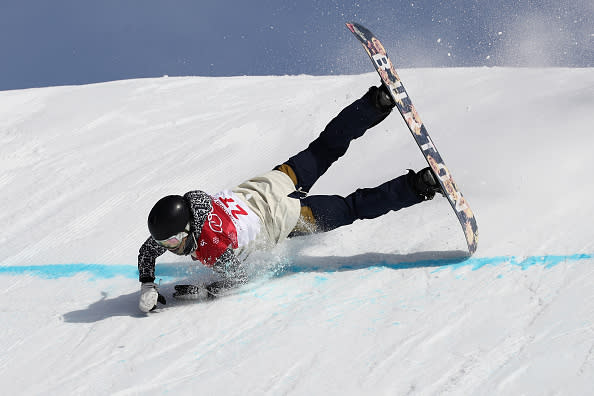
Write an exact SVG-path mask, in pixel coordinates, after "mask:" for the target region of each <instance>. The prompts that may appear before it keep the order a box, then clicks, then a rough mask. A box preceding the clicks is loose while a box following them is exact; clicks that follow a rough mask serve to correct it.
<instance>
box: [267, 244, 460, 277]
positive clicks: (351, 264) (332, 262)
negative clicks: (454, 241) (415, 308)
mask: <svg viewBox="0 0 594 396" xmlns="http://www.w3.org/2000/svg"><path fill="white" fill-rule="evenodd" d="M468 259H469V255H468V252H466V251H463V250H453V251H452V250H449V251H427V252H416V253H409V254H383V253H365V254H359V255H356V256H345V257H343V256H327V257H318V256H302V255H297V256H295V257H293V258H291V259H290V260H280V261H279V263H278V264H277V268H272V272H273V274H274V275H275V276H278V277H280V276H284V275H288V274H294V273H302V272H341V271H356V270H360V269H365V268H372V267H385V268H391V269H396V270H404V269H411V268H431V267H443V266H448V265H455V264H460V263H464V262H465V261H466V260H468Z"/></svg>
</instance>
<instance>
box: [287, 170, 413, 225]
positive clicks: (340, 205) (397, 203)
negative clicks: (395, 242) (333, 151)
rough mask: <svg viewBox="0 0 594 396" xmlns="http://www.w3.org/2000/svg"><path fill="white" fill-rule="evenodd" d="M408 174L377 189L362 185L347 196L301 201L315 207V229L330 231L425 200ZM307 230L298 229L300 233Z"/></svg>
mask: <svg viewBox="0 0 594 396" xmlns="http://www.w3.org/2000/svg"><path fill="white" fill-rule="evenodd" d="M408 177H409V176H408V175H402V176H400V177H397V178H396V179H393V180H390V181H389V182H386V183H384V184H382V185H381V186H378V187H375V188H362V189H359V190H357V191H355V192H354V193H352V194H349V195H348V196H346V197H341V196H339V195H312V196H308V197H306V198H304V199H303V200H302V201H301V205H302V207H307V208H310V209H311V212H312V214H313V217H314V218H315V225H314V227H313V228H314V229H315V231H322V232H324V231H330V230H333V229H335V228H338V227H342V226H344V225H348V224H352V223H353V222H354V221H355V220H360V219H375V218H376V217H379V216H382V215H384V214H386V213H388V212H390V211H392V210H400V209H402V208H407V207H409V206H412V205H415V204H417V203H419V202H422V201H423V198H422V197H421V196H419V195H418V194H417V193H416V192H415V191H414V190H413V189H412V187H411V186H410V184H409V182H408ZM302 233H303V232H295V233H294V234H293V235H299V234H302Z"/></svg>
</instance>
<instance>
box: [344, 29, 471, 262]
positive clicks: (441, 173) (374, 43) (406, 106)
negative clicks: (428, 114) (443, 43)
mask: <svg viewBox="0 0 594 396" xmlns="http://www.w3.org/2000/svg"><path fill="white" fill-rule="evenodd" d="M346 25H347V27H348V28H349V30H350V31H351V32H352V33H353V34H354V35H355V37H357V39H359V41H360V42H361V44H363V47H364V48H365V51H367V54H368V55H369V57H370V58H371V61H372V62H373V65H374V67H375V70H376V71H377V72H378V74H379V75H380V78H381V79H382V81H383V83H384V84H385V85H386V87H388V89H389V91H390V94H391V95H392V97H393V98H394V101H395V102H396V108H397V109H398V111H399V112H400V114H401V115H402V118H403V119H404V121H405V122H406V125H407V126H408V129H409V130H410V132H411V133H412V135H413V137H414V139H415V141H416V142H417V145H418V146H419V148H420V149H421V152H422V153H423V155H424V156H425V159H426V160H427V162H428V163H429V166H431V169H433V171H434V172H435V174H436V175H437V176H438V179H439V183H440V184H441V187H442V188H443V190H444V191H445V192H446V197H447V199H448V201H449V202H450V205H451V206H452V208H453V209H454V213H455V214H456V216H457V217H458V220H459V221H460V224H461V225H462V230H463V231H464V236H465V237H466V243H467V245H468V251H469V252H470V254H473V253H474V252H475V251H476V249H477V245H478V226H477V224H476V219H475V217H474V213H473V212H472V209H470V205H469V204H468V201H467V200H466V199H465V198H464V196H463V195H462V193H461V192H460V190H459V189H458V186H457V185H456V183H455V182H454V178H453V177H452V174H451V173H450V171H449V169H448V168H447V166H446V165H445V163H444V161H443V158H442V157H441V155H440V154H439V152H438V151H437V148H436V147H435V144H433V141H432V140H431V137H430V136H429V133H428V132H427V128H425V125H424V124H423V122H422V121H421V117H420V116H419V113H418V112H417V110H416V109H415V106H414V105H413V104H412V101H411V99H410V97H409V96H408V93H407V92H406V89H405V88H404V85H402V81H401V80H400V77H398V74H397V73H396V69H395V68H394V65H393V64H392V61H391V60H390V58H388V54H387V53H386V50H385V48H384V46H383V45H382V43H381V42H380V41H379V40H378V39H377V37H375V35H374V34H373V33H371V31H369V30H368V29H367V28H365V27H364V26H362V25H359V24H357V23H347V24H346Z"/></svg>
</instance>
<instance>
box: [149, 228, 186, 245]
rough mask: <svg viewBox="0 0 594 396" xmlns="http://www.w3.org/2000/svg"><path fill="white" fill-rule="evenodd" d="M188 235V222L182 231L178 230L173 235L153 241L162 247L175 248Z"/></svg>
mask: <svg viewBox="0 0 594 396" xmlns="http://www.w3.org/2000/svg"><path fill="white" fill-rule="evenodd" d="M188 235H190V223H188V225H187V226H186V229H185V230H184V231H182V232H179V233H177V234H175V235H174V236H170V237H169V238H167V239H162V240H155V242H157V243H158V244H159V245H161V246H163V247H164V248H167V249H175V248H177V247H179V245H181V244H182V242H183V241H184V238H187V236H188Z"/></svg>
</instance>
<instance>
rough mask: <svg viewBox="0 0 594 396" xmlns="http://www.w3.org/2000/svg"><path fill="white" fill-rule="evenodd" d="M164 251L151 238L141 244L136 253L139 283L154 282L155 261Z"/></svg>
mask: <svg viewBox="0 0 594 396" xmlns="http://www.w3.org/2000/svg"><path fill="white" fill-rule="evenodd" d="M166 251H167V249H165V248H164V247H163V246H160V245H159V244H157V242H155V240H154V239H153V237H149V238H148V239H147V240H146V241H145V242H144V243H143V244H142V246H141V247H140V250H139V252H138V278H139V280H140V281H141V282H154V281H155V260H156V259H157V257H159V256H160V255H162V254H163V253H165V252H166Z"/></svg>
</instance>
